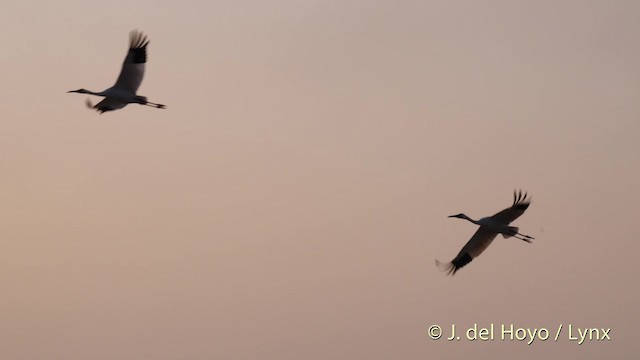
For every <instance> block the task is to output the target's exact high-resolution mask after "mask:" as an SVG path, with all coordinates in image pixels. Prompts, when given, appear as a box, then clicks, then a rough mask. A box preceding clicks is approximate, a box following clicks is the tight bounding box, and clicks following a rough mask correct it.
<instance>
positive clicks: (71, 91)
mask: <svg viewBox="0 0 640 360" xmlns="http://www.w3.org/2000/svg"><path fill="white" fill-rule="evenodd" d="M67 93H80V94H89V93H91V92H90V91H89V90H86V89H78V90H70V91H67Z"/></svg>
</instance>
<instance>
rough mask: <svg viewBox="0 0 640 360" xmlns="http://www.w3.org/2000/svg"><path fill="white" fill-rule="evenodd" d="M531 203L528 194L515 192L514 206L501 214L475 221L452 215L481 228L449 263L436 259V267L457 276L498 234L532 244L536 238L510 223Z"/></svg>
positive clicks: (460, 215) (463, 216)
mask: <svg viewBox="0 0 640 360" xmlns="http://www.w3.org/2000/svg"><path fill="white" fill-rule="evenodd" d="M530 203H531V201H530V200H529V199H527V193H525V194H524V196H523V195H522V191H519V192H517V193H516V191H514V192H513V205H511V207H510V208H507V209H504V210H502V211H500V212H499V213H497V214H495V215H493V216H488V217H484V218H482V219H480V220H477V221H476V220H473V219H471V218H469V217H468V216H467V215H465V214H457V215H451V216H449V217H450V218H459V219H465V220H468V221H471V222H472V223H474V224H476V225H480V228H479V229H478V230H477V231H476V233H475V234H473V236H472V237H471V239H470V240H469V241H468V242H467V244H466V245H465V246H464V247H463V248H462V250H460V252H459V253H458V255H457V256H456V257H455V258H454V259H453V260H451V262H448V263H441V262H440V261H438V259H436V266H437V267H438V268H439V269H440V271H446V272H447V275H455V273H456V271H458V270H459V269H460V268H461V267H463V266H465V265H467V264H468V263H470V262H471V260H473V259H475V258H477V257H478V256H480V254H482V252H483V251H484V249H486V248H487V247H488V246H489V245H490V244H491V242H492V241H493V239H495V238H496V236H497V235H498V234H502V236H503V237H504V238H509V237H515V238H516V239H520V240H523V241H526V242H528V243H530V242H531V240H533V239H534V238H533V237H531V236H529V235H524V234H521V233H519V232H518V230H519V228H518V227H516V226H509V223H511V222H512V221H514V220H515V219H517V218H519V217H520V215H522V214H523V213H524V211H525V210H527V208H528V207H529V204H530Z"/></svg>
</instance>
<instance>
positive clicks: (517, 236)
mask: <svg viewBox="0 0 640 360" xmlns="http://www.w3.org/2000/svg"><path fill="white" fill-rule="evenodd" d="M513 237H514V238H516V239H518V240H523V241H526V242H528V243H530V242H531V240H534V238H533V237H531V236H529V235H523V234H520V233H517V234H516V235H513Z"/></svg>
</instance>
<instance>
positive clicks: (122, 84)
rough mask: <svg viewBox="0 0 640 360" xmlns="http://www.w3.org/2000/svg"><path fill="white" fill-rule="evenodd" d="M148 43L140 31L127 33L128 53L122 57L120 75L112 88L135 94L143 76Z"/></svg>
mask: <svg viewBox="0 0 640 360" xmlns="http://www.w3.org/2000/svg"><path fill="white" fill-rule="evenodd" d="M148 44H149V40H147V37H146V36H145V35H144V34H143V33H142V32H140V31H137V30H134V31H132V32H131V33H130V34H129V53H127V57H126V58H124V63H123V64H122V70H121V71H120V76H118V80H117V81H116V84H115V85H114V86H113V88H114V89H119V90H120V89H121V90H123V91H127V92H131V94H132V95H135V93H136V91H138V88H139V87H140V84H141V83H142V77H143V76H144V64H145V63H146V62H147V45H148Z"/></svg>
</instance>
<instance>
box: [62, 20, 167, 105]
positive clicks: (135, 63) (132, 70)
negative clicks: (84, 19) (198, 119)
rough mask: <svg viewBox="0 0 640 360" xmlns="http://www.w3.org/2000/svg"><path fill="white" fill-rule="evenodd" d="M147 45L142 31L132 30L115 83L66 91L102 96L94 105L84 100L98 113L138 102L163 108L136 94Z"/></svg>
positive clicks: (140, 81)
mask: <svg viewBox="0 0 640 360" xmlns="http://www.w3.org/2000/svg"><path fill="white" fill-rule="evenodd" d="M147 45H149V40H147V37H146V36H145V35H144V34H143V33H142V32H140V31H137V30H134V31H132V32H131V33H130V34H129V52H128V53H127V56H126V57H125V59H124V63H123V64H122V70H121V71H120V76H118V80H116V83H115V85H113V86H112V87H110V88H108V89H107V90H104V91H101V92H94V91H90V90H86V89H78V90H71V91H67V92H68V93H80V94H90V95H95V96H103V97H104V99H103V100H102V101H100V102H99V103H97V104H96V105H95V106H94V105H93V104H92V103H91V101H90V100H89V99H87V101H86V103H87V106H88V107H89V108H90V109H96V110H97V111H99V112H100V113H104V112H106V111H112V110H117V109H122V108H123V107H125V106H127V104H140V105H147V106H152V107H155V108H158V109H164V108H165V106H164V105H162V104H156V103H153V102H151V101H148V100H147V98H146V97H145V96H140V95H136V91H138V88H139V87H140V84H141V83H142V77H143V76H144V64H145V63H146V62H147Z"/></svg>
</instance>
